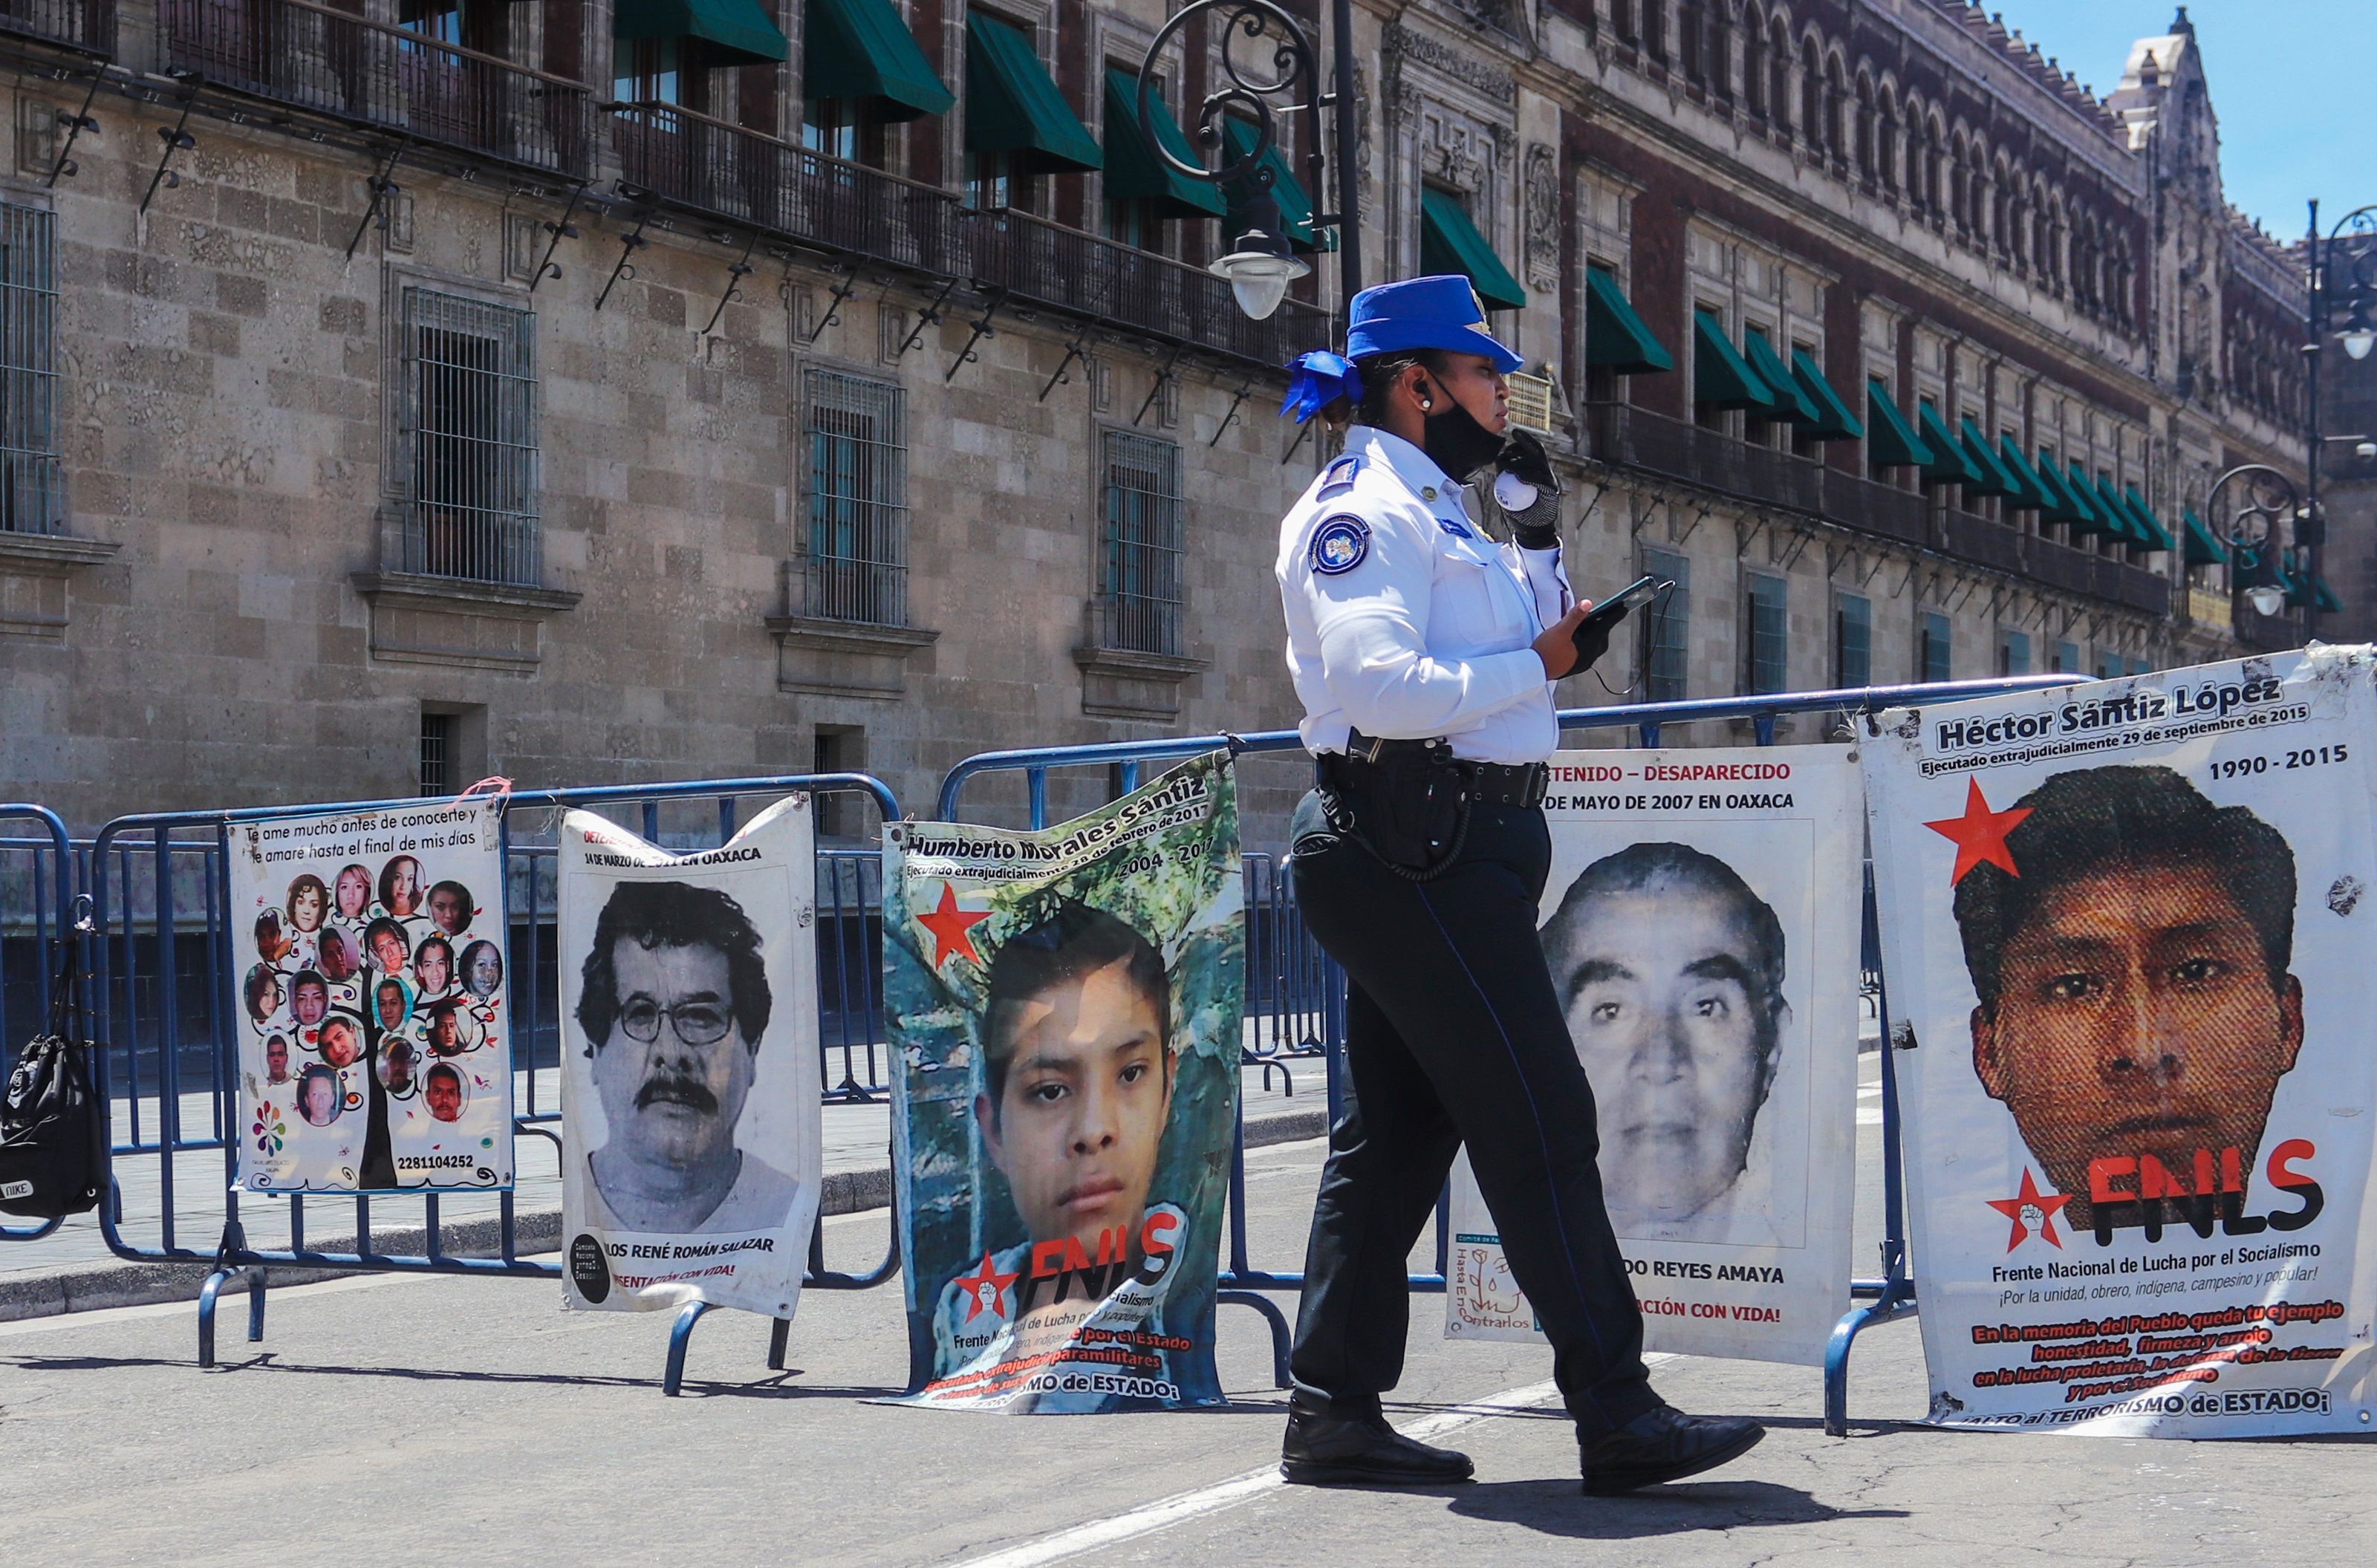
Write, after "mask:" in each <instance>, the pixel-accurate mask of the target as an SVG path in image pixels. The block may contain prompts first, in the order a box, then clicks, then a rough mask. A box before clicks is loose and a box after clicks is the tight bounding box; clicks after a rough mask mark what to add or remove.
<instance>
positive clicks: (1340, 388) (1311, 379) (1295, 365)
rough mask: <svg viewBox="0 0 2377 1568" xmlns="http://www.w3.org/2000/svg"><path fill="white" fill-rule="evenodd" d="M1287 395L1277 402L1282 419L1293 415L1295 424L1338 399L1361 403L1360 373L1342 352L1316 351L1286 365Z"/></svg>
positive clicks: (1302, 354) (1296, 358)
mask: <svg viewBox="0 0 2377 1568" xmlns="http://www.w3.org/2000/svg"><path fill="white" fill-rule="evenodd" d="M1287 370H1288V377H1287V396H1286V397H1284V398H1283V399H1282V400H1280V405H1279V412H1280V414H1281V416H1282V417H1283V418H1284V417H1285V416H1286V415H1288V414H1291V413H1292V414H1294V415H1296V423H1297V424H1298V425H1301V424H1303V423H1304V422H1305V421H1306V420H1308V419H1310V418H1311V417H1312V416H1313V415H1314V414H1316V413H1320V411H1321V410H1322V409H1324V408H1326V407H1328V406H1329V405H1330V404H1331V403H1333V402H1335V401H1337V400H1338V399H1339V398H1345V399H1349V400H1351V401H1355V402H1359V401H1362V373H1361V372H1360V371H1359V370H1357V369H1356V368H1355V367H1354V362H1353V361H1352V360H1350V359H1347V358H1346V357H1345V356H1344V354H1342V353H1330V352H1329V351H1328V350H1326V349H1315V350H1313V351H1312V352H1311V353H1300V354H1297V355H1296V357H1295V358H1294V359H1291V360H1289V361H1288V362H1287Z"/></svg>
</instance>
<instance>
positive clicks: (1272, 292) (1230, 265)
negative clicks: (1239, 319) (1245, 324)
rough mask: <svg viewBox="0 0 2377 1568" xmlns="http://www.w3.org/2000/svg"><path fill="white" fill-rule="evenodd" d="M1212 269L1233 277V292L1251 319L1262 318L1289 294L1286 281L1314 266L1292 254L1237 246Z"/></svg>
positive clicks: (1215, 263)
mask: <svg viewBox="0 0 2377 1568" xmlns="http://www.w3.org/2000/svg"><path fill="white" fill-rule="evenodd" d="M1211 270H1212V272H1214V273H1215V274H1216V275H1218V276H1220V277H1224V278H1227V279H1228V280H1229V281H1230V293H1233V294H1235V295H1236V296H1237V301H1238V308H1239V309H1240V310H1242V311H1244V312H1246V314H1247V318H1248V320H1250V321H1261V320H1264V319H1266V318H1268V317H1270V315H1271V313H1272V311H1274V310H1277V309H1278V308H1279V302H1280V301H1282V300H1284V299H1285V298H1286V297H1287V285H1288V284H1290V283H1292V282H1294V281H1296V279H1298V278H1301V277H1303V276H1304V275H1305V274H1306V273H1307V272H1309V271H1311V270H1312V269H1311V268H1309V267H1308V266H1306V265H1305V264H1304V263H1303V262H1302V261H1300V260H1298V259H1297V258H1296V257H1293V256H1276V255H1273V254H1272V253H1271V252H1269V251H1262V250H1234V251H1232V252H1231V253H1230V254H1229V255H1227V256H1225V257H1222V258H1221V259H1220V260H1218V261H1216V262H1214V263H1213V264H1212V268H1211Z"/></svg>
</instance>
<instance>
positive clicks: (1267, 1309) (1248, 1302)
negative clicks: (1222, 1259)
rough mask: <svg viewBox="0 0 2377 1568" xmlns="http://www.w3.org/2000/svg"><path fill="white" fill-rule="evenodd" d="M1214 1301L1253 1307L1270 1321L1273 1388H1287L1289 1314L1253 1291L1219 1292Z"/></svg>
mask: <svg viewBox="0 0 2377 1568" xmlns="http://www.w3.org/2000/svg"><path fill="white" fill-rule="evenodd" d="M1213 1299H1214V1301H1215V1302H1216V1303H1220V1302H1224V1301H1231V1302H1236V1303H1237V1304H1238V1305H1240V1306H1244V1307H1252V1308H1253V1309H1254V1310H1255V1311H1258V1312H1260V1313H1261V1314H1262V1315H1263V1316H1264V1317H1265V1318H1266V1319H1268V1320H1270V1323H1271V1379H1272V1382H1271V1385H1272V1387H1273V1388H1285V1387H1286V1386H1287V1385H1288V1382H1289V1379H1288V1375H1287V1347H1288V1328H1287V1314H1286V1313H1284V1312H1282V1311H1280V1310H1279V1306H1278V1303H1276V1302H1274V1301H1273V1300H1272V1299H1271V1298H1270V1297H1268V1296H1258V1295H1257V1294H1255V1293H1254V1292H1253V1291H1251V1290H1217V1291H1215V1292H1214V1293H1213Z"/></svg>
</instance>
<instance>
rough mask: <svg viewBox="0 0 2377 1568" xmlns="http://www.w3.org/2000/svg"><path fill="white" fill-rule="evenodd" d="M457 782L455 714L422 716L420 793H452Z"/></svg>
mask: <svg viewBox="0 0 2377 1568" xmlns="http://www.w3.org/2000/svg"><path fill="white" fill-rule="evenodd" d="M457 787H458V786H457V785H456V784H455V782H454V715H453V714H451V713H424V714H422V715H421V793H422V794H423V795H424V796H428V795H437V796H445V795H452V794H453V793H455V790H456V788H457Z"/></svg>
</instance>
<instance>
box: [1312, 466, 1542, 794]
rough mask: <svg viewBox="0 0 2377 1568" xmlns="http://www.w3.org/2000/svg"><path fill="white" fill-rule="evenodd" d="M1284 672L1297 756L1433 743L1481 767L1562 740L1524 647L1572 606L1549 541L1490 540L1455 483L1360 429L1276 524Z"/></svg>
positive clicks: (1534, 758)
mask: <svg viewBox="0 0 2377 1568" xmlns="http://www.w3.org/2000/svg"><path fill="white" fill-rule="evenodd" d="M1274 570H1275V573H1276V575H1277V576H1278V578H1279V590H1280V598H1281V601H1282V603H1283V604H1284V607H1285V609H1286V612H1287V668H1288V674H1289V675H1290V676H1293V677H1294V679H1295V681H1296V696H1297V697H1298V698H1299V699H1301V700H1303V703H1304V723H1303V724H1302V725H1301V726H1300V728H1301V730H1302V733H1303V736H1304V744H1305V748H1306V749H1307V750H1309V751H1313V752H1321V751H1343V750H1344V749H1345V737H1346V734H1347V732H1348V731H1350V730H1355V729H1358V730H1360V731H1361V732H1362V733H1363V734H1364V735H1366V736H1372V737H1373V738H1375V739H1380V740H1425V739H1429V738H1432V737H1434V736H1444V737H1446V738H1447V739H1449V740H1450V741H1451V744H1452V753H1453V755H1454V756H1456V757H1461V758H1465V759H1467V760H1471V761H1476V762H1507V763H1523V762H1540V761H1542V760H1545V759H1546V758H1547V757H1549V756H1550V755H1551V754H1552V752H1553V751H1554V750H1555V749H1557V748H1558V747H1559V718H1558V717H1557V715H1556V713H1555V711H1554V709H1553V707H1552V691H1551V683H1550V682H1549V681H1547V680H1546V679H1545V678H1544V664H1543V660H1542V659H1540V658H1538V657H1537V656H1536V654H1535V650H1534V649H1533V648H1532V647H1531V646H1530V644H1532V643H1533V642H1534V641H1535V639H1536V638H1537V637H1539V636H1541V635H1542V633H1543V629H1544V628H1545V627H1547V626H1548V625H1550V624H1551V623H1552V622H1554V621H1557V620H1558V619H1559V617H1560V616H1563V615H1565V614H1567V613H1568V609H1569V606H1570V605H1571V604H1573V603H1574V602H1575V601H1574V597H1573V595H1572V594H1571V592H1570V591H1569V584H1568V575H1567V573H1566V572H1565V571H1563V570H1562V569H1561V567H1560V553H1559V548H1558V547H1557V546H1555V547H1553V548H1552V549H1548V550H1522V549H1520V548H1519V547H1518V546H1517V545H1497V544H1495V543H1494V541H1492V540H1491V539H1488V538H1487V537H1486V535H1485V534H1484V533H1481V532H1480V531H1479V530H1478V529H1477V527H1476V525H1475V524H1474V523H1472V522H1471V521H1469V514H1468V512H1467V511H1466V510H1465V509H1463V505H1462V487H1461V486H1460V485H1455V484H1453V483H1452V481H1451V480H1450V479H1448V478H1446V477H1445V474H1444V471H1443V470H1442V469H1440V468H1439V467H1437V466H1436V464H1435V463H1434V462H1432V461H1429V460H1428V457H1427V453H1426V452H1423V451H1422V450H1420V449H1419V448H1417V447H1415V446H1413V445H1412V444H1411V443H1410V442H1409V441H1406V440H1404V439H1403V438H1402V437H1399V436H1391V435H1389V434H1388V433H1387V432H1385V431H1383V430H1377V429H1373V428H1371V427H1370V426H1368V425H1355V426H1354V427H1353V428H1352V429H1351V430H1349V431H1347V432H1346V436H1345V450H1344V454H1343V455H1341V456H1340V457H1338V458H1337V459H1336V460H1335V461H1332V462H1331V463H1330V464H1329V466H1328V467H1327V468H1325V469H1323V470H1322V471H1321V472H1320V476H1319V477H1317V478H1316V479H1314V480H1313V482H1312V484H1311V485H1310V486H1309V487H1308V489H1307V490H1306V491H1305V493H1304V495H1303V497H1301V498H1300V499H1298V500H1297V502H1296V505H1295V506H1294V507H1292V508H1290V509H1288V513H1287V516H1286V518H1285V520H1284V521H1282V523H1281V524H1280V538H1279V560H1278V563H1277V566H1276V567H1275V569H1274Z"/></svg>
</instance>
